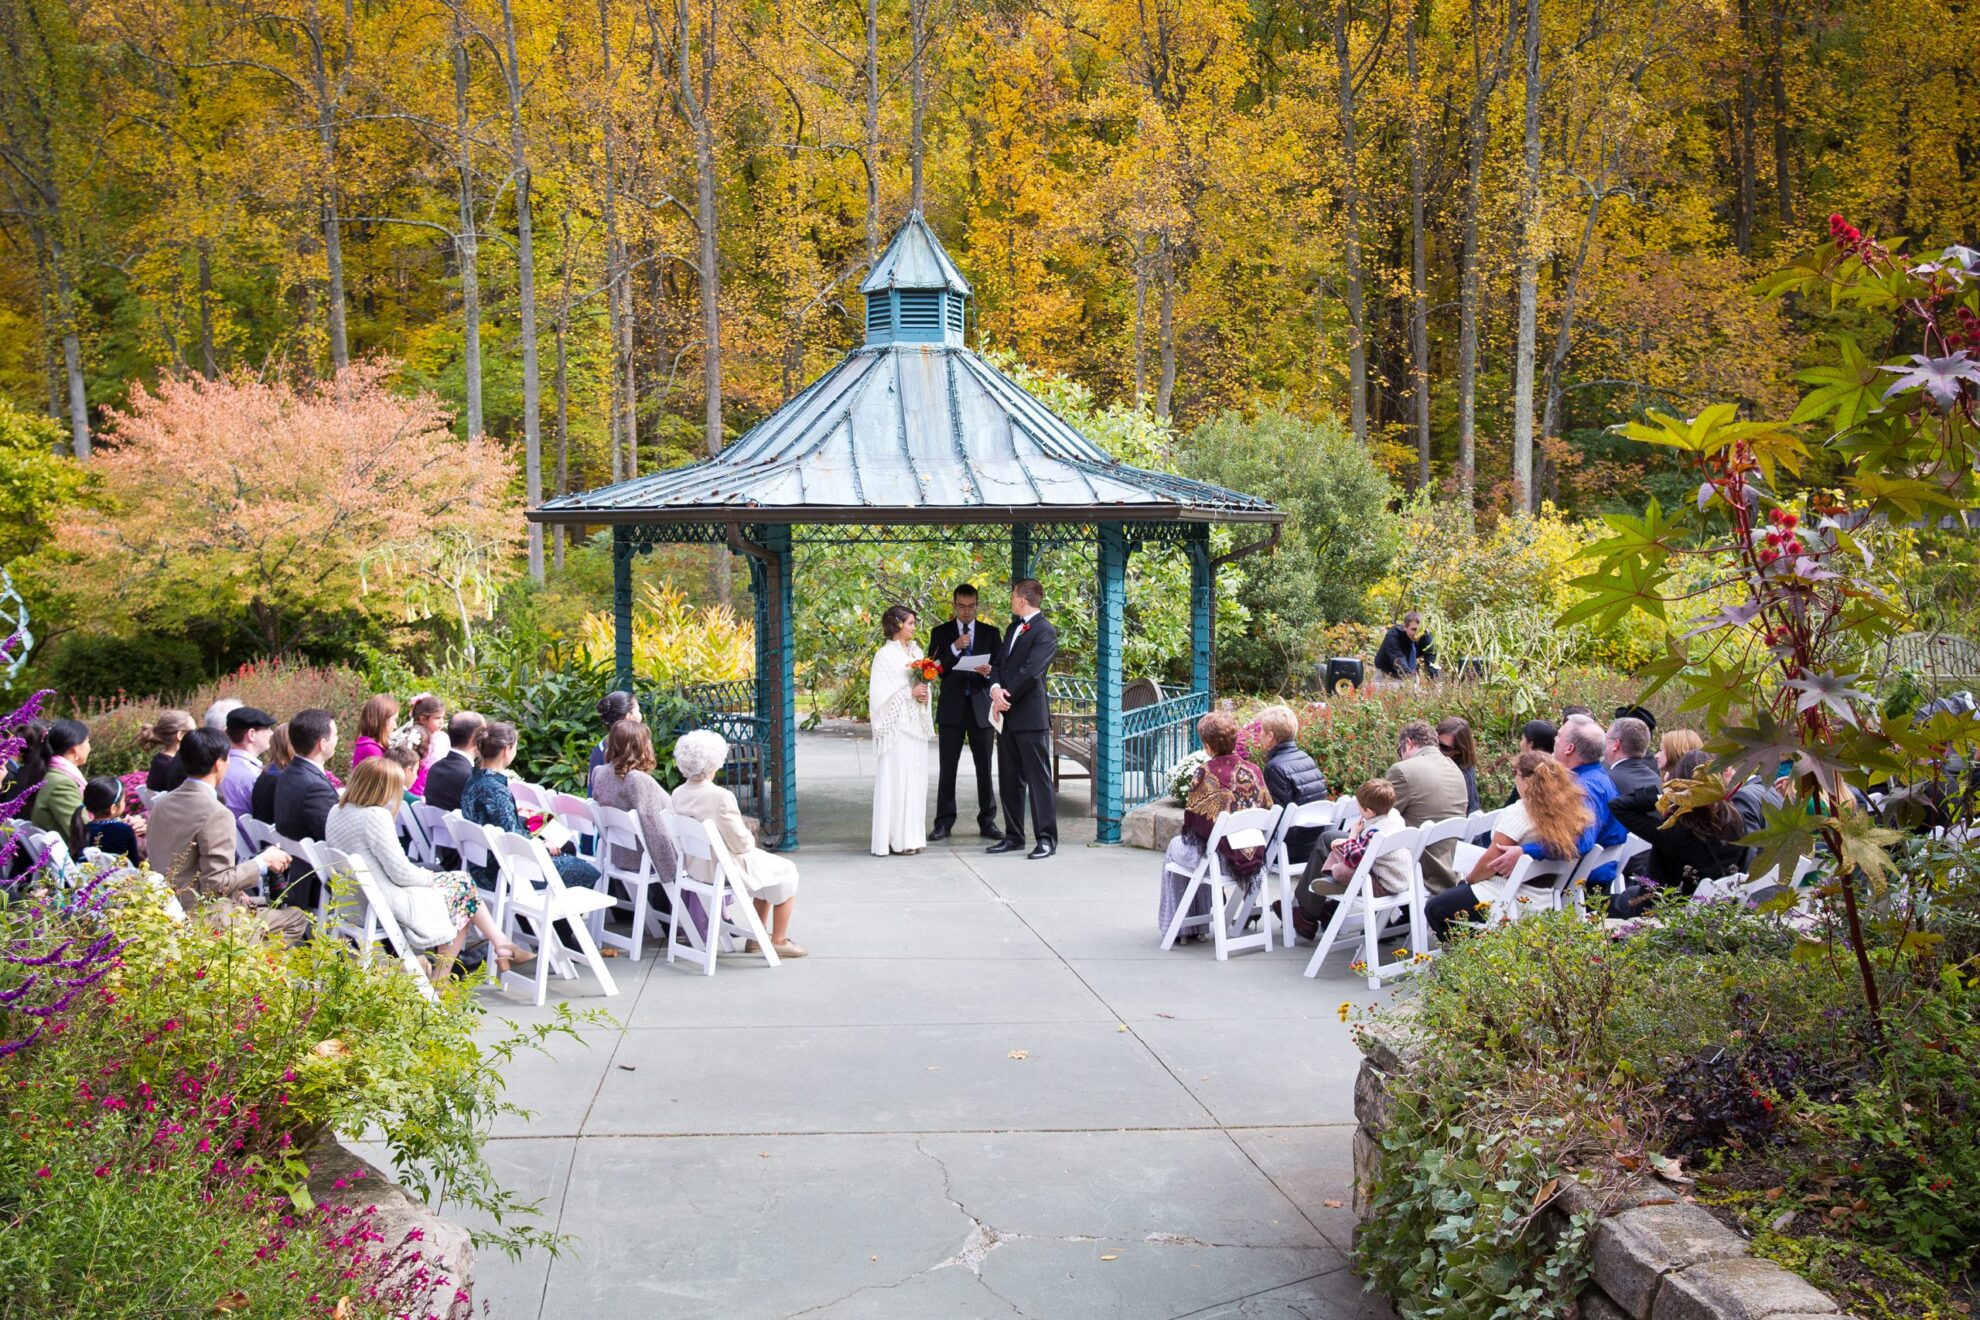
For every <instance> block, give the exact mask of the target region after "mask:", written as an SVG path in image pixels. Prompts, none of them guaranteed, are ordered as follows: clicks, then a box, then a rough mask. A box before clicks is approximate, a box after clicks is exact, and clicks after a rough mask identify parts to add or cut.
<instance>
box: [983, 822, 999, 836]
mask: <svg viewBox="0 0 1980 1320" xmlns="http://www.w3.org/2000/svg"><path fill="white" fill-rule="evenodd" d="M983 837H984V838H986V839H1001V838H1003V837H1004V832H1003V831H1002V830H1000V829H998V828H997V827H996V826H994V825H985V826H984V827H983Z"/></svg>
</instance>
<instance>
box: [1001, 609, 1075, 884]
mask: <svg viewBox="0 0 1980 1320" xmlns="http://www.w3.org/2000/svg"><path fill="white" fill-rule="evenodd" d="M1058 652H1059V633H1058V630H1057V629H1055V628H1053V627H1052V624H1051V621H1050V620H1048V619H1047V618H1046V617H1045V615H1044V614H1043V613H1038V614H1034V615H1032V616H1031V619H1030V621H1029V622H1028V623H1026V622H1020V621H1019V620H1017V619H1013V620H1011V626H1010V630H1009V631H1008V632H1006V633H1005V634H1004V645H1003V647H1002V648H1001V649H1000V650H999V651H998V654H997V659H996V662H995V663H994V664H993V665H992V666H991V668H990V685H991V686H992V687H1001V688H1002V689H1003V690H1004V695H1005V696H1006V697H1008V698H1009V699H1010V703H1011V707H1010V709H1009V710H1007V711H1005V712H1004V731H1003V733H1002V734H1001V735H999V736H998V738H997V749H998V750H997V786H998V788H1000V789H1001V790H1003V794H1004V839H1005V841H1006V842H1009V843H1012V844H1021V843H1023V842H1024V804H1025V799H1027V798H1029V799H1030V800H1031V832H1032V836H1033V837H1034V838H1035V839H1037V840H1038V841H1039V842H1040V843H1046V842H1050V843H1052V844H1053V845H1055V846H1056V845H1057V844H1058V842H1059V806H1058V802H1057V800H1056V799H1055V798H1054V796H1053V793H1052V711H1051V707H1050V706H1049V705H1048V704H1047V702H1046V699H1045V672H1046V670H1048V669H1050V668H1051V667H1052V657H1053V656H1055V655H1057V654H1058Z"/></svg>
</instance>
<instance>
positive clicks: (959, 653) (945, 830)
mask: <svg viewBox="0 0 1980 1320" xmlns="http://www.w3.org/2000/svg"><path fill="white" fill-rule="evenodd" d="M950 603H951V604H952V605H953V606H954V608H955V616H954V617H953V618H951V619H950V620H949V621H948V622H947V623H939V624H937V625H935V632H934V633H933V635H931V636H930V637H929V639H928V654H929V655H930V656H932V657H934V659H935V660H936V661H937V662H938V663H939V664H940V665H941V666H942V693H941V696H940V697H939V698H937V700H936V702H935V725H936V732H937V733H938V734H939V736H940V739H941V741H940V744H939V752H940V757H941V774H940V777H939V778H938V779H937V780H936V786H935V828H934V829H933V830H931V831H929V834H928V841H929V842H930V843H936V842H939V841H941V840H943V839H946V838H948V837H949V830H950V827H952V826H953V825H954V824H955V823H956V767H957V764H958V763H959V762H960V761H961V760H962V749H963V744H964V743H968V744H969V756H970V760H972V761H974V762H975V763H976V823H977V824H978V825H979V826H981V827H982V829H983V837H984V838H986V839H1001V838H1003V837H1004V832H1003V831H1002V830H1000V829H998V828H997V789H996V784H995V781H994V780H993V779H992V778H991V775H990V748H991V745H992V740H993V735H992V734H991V732H990V681H989V680H988V679H987V678H985V677H984V676H983V672H981V671H979V672H977V673H969V672H967V671H965V670H960V669H957V668H956V661H958V660H960V659H961V658H962V657H964V656H969V655H980V656H983V657H985V658H986V659H988V658H993V657H995V656H996V654H997V644H998V643H999V642H1000V641H1002V640H1003V639H1002V637H1000V636H999V635H998V633H997V628H996V625H995V624H989V623H984V622H982V621H980V620H979V619H978V618H977V617H976V588H975V587H973V586H971V585H970V584H969V583H967V582H965V583H963V584H962V585H961V586H959V587H957V588H956V590H955V594H954V595H953V596H952V597H951V602H950Z"/></svg>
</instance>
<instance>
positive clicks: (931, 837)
mask: <svg viewBox="0 0 1980 1320" xmlns="http://www.w3.org/2000/svg"><path fill="white" fill-rule="evenodd" d="M948 837H949V827H948V826H947V825H937V826H936V827H935V828H934V829H932V830H930V831H928V841H929V842H930V843H940V842H941V841H942V840H944V839H946V838H948Z"/></svg>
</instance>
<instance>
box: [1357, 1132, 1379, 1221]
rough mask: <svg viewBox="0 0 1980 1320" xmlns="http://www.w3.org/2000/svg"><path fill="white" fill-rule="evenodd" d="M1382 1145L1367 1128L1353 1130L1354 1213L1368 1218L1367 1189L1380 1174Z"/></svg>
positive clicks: (1359, 1216) (1361, 1217)
mask: <svg viewBox="0 0 1980 1320" xmlns="http://www.w3.org/2000/svg"><path fill="white" fill-rule="evenodd" d="M1381 1172H1382V1147H1381V1145H1380V1144H1379V1143H1378V1142H1377V1141H1376V1140H1375V1138H1374V1137H1372V1136H1370V1135H1369V1132H1368V1129H1367V1128H1356V1129H1355V1130H1354V1213H1355V1216H1356V1217H1357V1218H1360V1219H1366V1218H1368V1209H1369V1205H1368V1189H1369V1187H1370V1186H1372V1185H1373V1184H1374V1182H1375V1179H1376V1178H1378V1177H1380V1176H1381Z"/></svg>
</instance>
